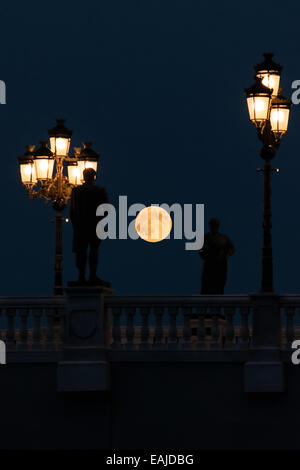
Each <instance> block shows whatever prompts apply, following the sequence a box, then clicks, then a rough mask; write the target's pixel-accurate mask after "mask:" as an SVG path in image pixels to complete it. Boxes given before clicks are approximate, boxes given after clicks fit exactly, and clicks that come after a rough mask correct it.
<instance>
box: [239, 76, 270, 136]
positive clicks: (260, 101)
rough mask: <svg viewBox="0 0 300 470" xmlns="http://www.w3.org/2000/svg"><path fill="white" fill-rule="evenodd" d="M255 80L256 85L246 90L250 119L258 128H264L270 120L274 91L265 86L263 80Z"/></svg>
mask: <svg viewBox="0 0 300 470" xmlns="http://www.w3.org/2000/svg"><path fill="white" fill-rule="evenodd" d="M254 79H255V83H254V85H252V86H251V87H250V88H246V89H245V92H246V96H247V104H248V111H249V118H250V120H251V121H252V122H253V124H255V125H256V127H262V125H263V124H264V122H265V121H266V120H267V119H269V111H270V102H271V95H272V90H270V88H268V87H266V86H264V85H263V83H262V78H259V77H254Z"/></svg>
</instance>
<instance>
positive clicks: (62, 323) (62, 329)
mask: <svg viewBox="0 0 300 470" xmlns="http://www.w3.org/2000/svg"><path fill="white" fill-rule="evenodd" d="M58 314H59V327H58V336H59V343H62V344H63V343H64V342H65V338H66V331H67V326H66V321H67V320H66V309H65V308H59V309H58Z"/></svg>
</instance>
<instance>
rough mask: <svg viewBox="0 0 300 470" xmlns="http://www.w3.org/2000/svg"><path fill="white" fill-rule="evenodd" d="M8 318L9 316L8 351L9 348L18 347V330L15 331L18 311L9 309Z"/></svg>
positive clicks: (7, 310) (7, 311)
mask: <svg viewBox="0 0 300 470" xmlns="http://www.w3.org/2000/svg"><path fill="white" fill-rule="evenodd" d="M6 316H7V331H6V347H7V349H8V348H11V349H13V348H15V347H16V329H15V316H16V309H15V308H7V309H6Z"/></svg>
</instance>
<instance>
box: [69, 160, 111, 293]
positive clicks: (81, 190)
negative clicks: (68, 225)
mask: <svg viewBox="0 0 300 470" xmlns="http://www.w3.org/2000/svg"><path fill="white" fill-rule="evenodd" d="M83 178H84V183H83V184H82V185H81V186H76V187H74V188H73V190H72V194H71V204H70V219H71V222H72V225H73V252H74V253H76V267H77V269H78V271H79V276H78V281H77V282H75V283H74V282H73V283H72V285H73V284H75V285H85V284H87V282H86V278H85V273H86V264H87V252H88V248H90V252H89V267H90V276H89V284H90V285H102V286H104V287H109V286H110V283H109V282H107V281H104V280H103V279H100V278H99V277H97V265H98V249H99V245H100V243H101V240H100V239H99V238H98V237H97V235H96V225H97V223H98V222H99V220H100V219H101V217H97V216H96V209H97V207H98V206H99V205H100V204H104V203H107V202H108V195H107V192H106V190H105V188H103V187H100V186H96V185H95V180H96V172H95V170H94V169H93V168H86V169H85V170H84V171H83Z"/></svg>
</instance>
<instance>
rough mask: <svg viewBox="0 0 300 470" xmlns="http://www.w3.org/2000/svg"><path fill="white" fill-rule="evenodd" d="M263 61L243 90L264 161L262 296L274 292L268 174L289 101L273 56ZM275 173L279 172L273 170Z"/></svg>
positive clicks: (285, 118) (287, 111) (270, 172)
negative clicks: (282, 88) (281, 85)
mask: <svg viewBox="0 0 300 470" xmlns="http://www.w3.org/2000/svg"><path fill="white" fill-rule="evenodd" d="M264 56H265V60H264V62H262V63H261V64H259V65H256V66H255V67H254V69H255V72H256V76H255V84H254V85H253V86H252V87H250V88H247V89H245V92H246V98H247V105H248V111H249V117H250V120H251V122H253V124H254V125H255V126H256V128H257V135H258V137H259V139H260V140H261V141H262V144H263V145H262V148H261V151H260V155H261V157H262V158H263V159H264V161H265V163H264V168H263V169H259V171H263V173H264V214H263V249H262V280H261V292H264V293H266V292H269V293H270V292H273V290H274V288H273V254H272V233H271V230H272V210H271V174H272V172H273V171H274V168H272V166H271V160H272V158H274V157H275V154H276V150H277V149H278V147H279V145H280V140H281V138H282V136H283V135H284V134H285V133H286V132H287V128H288V121H289V114H290V108H291V101H290V100H288V99H286V98H284V97H283V96H282V94H281V93H282V90H281V89H279V82H280V74H281V70H282V67H281V65H279V64H276V63H275V62H273V60H272V57H273V54H264ZM275 171H276V172H278V168H277V169H275Z"/></svg>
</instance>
